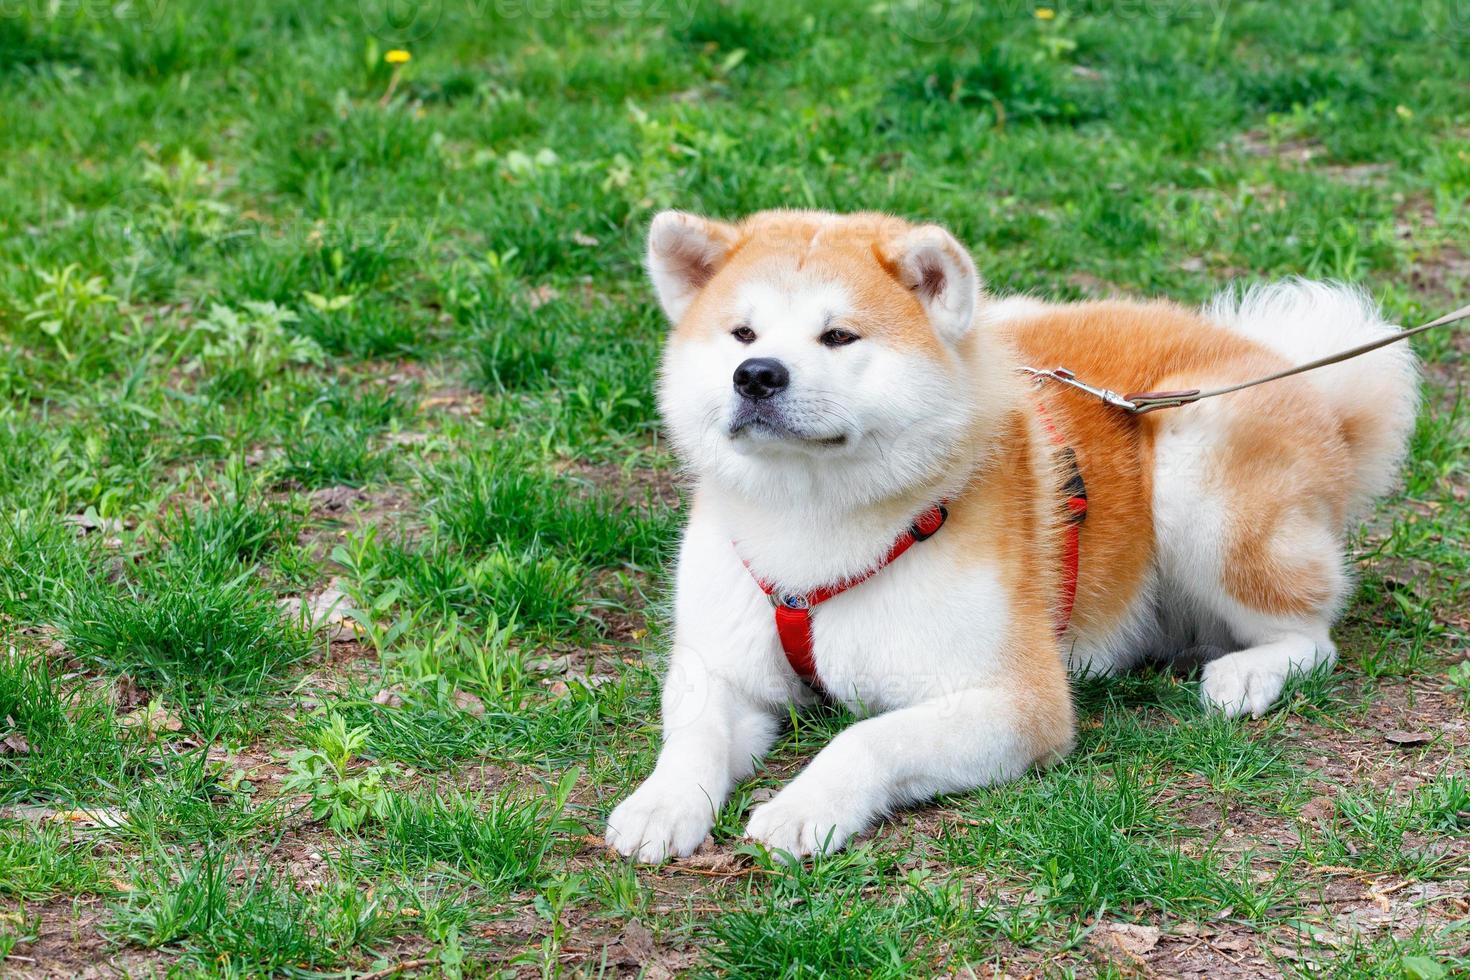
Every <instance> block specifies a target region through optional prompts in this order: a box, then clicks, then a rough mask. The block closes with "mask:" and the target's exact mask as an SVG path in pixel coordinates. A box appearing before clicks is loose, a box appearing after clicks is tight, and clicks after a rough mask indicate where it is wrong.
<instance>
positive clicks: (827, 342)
mask: <svg viewBox="0 0 1470 980" xmlns="http://www.w3.org/2000/svg"><path fill="white" fill-rule="evenodd" d="M818 339H819V340H821V342H822V346H823V347H846V346H847V345H848V344H850V343H852V342H853V341H854V340H858V339H860V338H859V337H858V335H857V334H855V333H853V332H852V331H851V330H838V329H835V328H834V329H832V330H826V331H823V333H822V336H821V337H819V338H818Z"/></svg>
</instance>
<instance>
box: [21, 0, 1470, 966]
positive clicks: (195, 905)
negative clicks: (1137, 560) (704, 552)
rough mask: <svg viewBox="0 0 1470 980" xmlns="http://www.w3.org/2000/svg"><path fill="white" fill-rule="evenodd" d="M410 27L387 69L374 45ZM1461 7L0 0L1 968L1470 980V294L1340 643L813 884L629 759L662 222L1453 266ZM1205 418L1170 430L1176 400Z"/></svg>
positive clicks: (737, 808)
mask: <svg viewBox="0 0 1470 980" xmlns="http://www.w3.org/2000/svg"><path fill="white" fill-rule="evenodd" d="M390 51H394V52H397V51H406V52H408V54H409V55H410V59H409V60H407V61H404V60H402V57H401V56H398V55H395V56H394V57H392V58H390V57H389V56H388V55H389V52H390ZM1467 55H1470V17H1467V16H1466V14H1465V9H1464V4H1463V3H1461V2H1458V0H1424V2H1422V3H1414V4H1397V3H1392V2H1389V0H1336V2H1331V3H1329V2H1324V0H1307V2H1302V3H1294V4H1278V3H1267V2H1230V0H1184V2H1179V3H1170V2H1164V0H1154V2H1145V3H1138V2H1120V3H1116V4H1109V3H1105V2H1100V0H1099V2H1087V0H1075V2H1071V0H1069V2H1066V3H1060V4H1055V5H1053V6H1051V7H1042V6H1036V5H1033V4H1031V3H1030V2H1009V3H995V4H981V3H963V2H960V3H942V2H927V0H879V2H862V3H847V2H838V0H827V2H806V0H787V2H775V0H772V2H759V3H758V2H738V3H713V2H680V0H642V2H634V3H606V2H604V3H592V2H590V0H588V2H586V3H579V2H576V0H549V2H531V0H495V2H491V0H423V2H422V3H421V4H420V5H418V6H413V5H412V4H405V3H395V2H393V0H360V2H342V3H322V4H310V3H294V2H287V0H262V2H258V3H239V2H232V3H226V2H223V0H136V2H131V3H123V4H119V5H111V4H96V3H60V4H51V3H44V2H41V0H22V2H19V3H15V4H10V5H7V6H5V7H4V9H0V118H3V120H4V121H3V125H0V153H3V160H4V164H5V165H4V167H3V168H0V254H3V259H0V641H3V642H0V972H4V973H5V974H6V975H14V976H51V975H72V974H87V975H98V974H101V975H109V974H112V973H129V974H132V975H153V974H157V975H162V974H165V973H171V974H180V975H197V974H206V975H214V974H223V975H259V974H261V973H267V972H277V973H285V974H298V975H306V974H309V975H321V974H326V975H353V976H359V977H360V976H363V975H372V976H374V977H388V976H395V975H402V976H413V975H436V976H439V975H442V976H459V975H470V976H486V975H492V974H500V973H509V974H514V975H523V976H532V975H544V976H553V975H584V974H596V975H630V976H631V975H637V974H639V973H641V974H642V975H644V976H647V977H666V976H670V975H683V974H695V975H732V976H748V977H767V976H797V975H799V976H823V975H832V976H873V975H877V976H899V975H911V976H921V977H924V976H934V975H938V974H953V975H958V976H971V975H975V976H988V975H995V974H999V973H1002V972H1004V973H1008V974H1009V975H1011V976H1024V975H1040V976H1070V975H1080V976H1110V977H1117V976H1130V975H1150V976H1194V975H1207V976H1210V977H1236V976H1241V977H1257V976H1279V975H1285V976H1300V977H1341V978H1359V977H1361V978H1379V977H1403V978H1409V980H1436V978H1448V977H1452V976H1464V975H1467V974H1470V885H1467V880H1470V724H1467V723H1470V663H1467V656H1470V655H1467V639H1466V634H1467V631H1470V613H1467V609H1470V463H1467V459H1470V457H1467V455H1466V450H1467V447H1470V408H1467V407H1466V405H1465V403H1464V400H1463V393H1464V384H1465V380H1466V378H1467V377H1470V331H1466V330H1464V329H1460V330H1459V331H1458V332H1453V331H1441V332H1439V333H1438V334H1431V335H1428V336H1426V337H1424V338H1421V340H1422V343H1419V341H1416V345H1417V346H1418V347H1419V349H1420V351H1421V352H1422V354H1423V356H1424V357H1425V359H1426V362H1427V366H1426V371H1425V376H1426V380H1427V388H1426V399H1425V409H1424V411H1423V413H1422V417H1421V419H1420V421H1419V425H1418V429H1417V432H1416V434H1415V438H1414V444H1413V456H1412V459H1411V461H1410V463H1409V464H1408V466H1407V467H1406V469H1405V473H1404V480H1403V484H1402V487H1401V489H1400V491H1399V492H1398V494H1397V495H1396V496H1395V497H1394V498H1393V499H1391V500H1389V501H1386V502H1385V503H1384V504H1383V505H1382V506H1381V507H1380V508H1379V511H1378V513H1377V514H1376V515H1375V517H1374V519H1373V520H1372V521H1371V522H1370V523H1369V524H1368V526H1367V527H1365V528H1364V529H1363V531H1362V532H1361V533H1360V534H1359V535H1357V536H1356V538H1355V539H1354V541H1353V544H1352V555H1353V561H1354V563H1355V565H1356V567H1357V572H1358V575H1359V582H1360V584H1359V586H1358V588H1357V591H1356V594H1355V596H1354V598H1353V600H1352V602H1351V604H1350V607H1349V609H1348V610H1347V613H1346V616H1345V619H1344V622H1343V625H1342V627H1341V629H1340V637H1341V640H1340V646H1341V648H1342V652H1343V657H1342V662H1341V663H1340V664H1339V666H1338V667H1337V669H1336V670H1334V671H1332V672H1331V673H1330V674H1326V675H1320V676H1314V677H1311V678H1308V679H1306V680H1304V681H1303V682H1302V683H1300V684H1299V685H1297V686H1296V687H1295V688H1294V689H1293V690H1292V691H1291V692H1290V694H1289V696H1288V698H1287V700H1286V703H1285V704H1284V706H1283V707H1282V709H1281V710H1279V711H1277V712H1275V713H1273V714H1271V715H1269V716H1268V717H1266V718H1263V719H1261V720H1259V721H1249V720H1247V721H1242V722H1227V721H1222V720H1220V719H1218V718H1213V717H1209V716H1207V715H1205V714H1204V713H1203V712H1202V711H1201V709H1200V708H1199V707H1198V703H1197V693H1198V692H1197V687H1198V681H1197V678H1195V677H1189V676H1174V675H1171V674H1167V673H1161V672H1146V673H1143V674H1139V675H1135V676H1128V677H1122V678H1117V679H1112V680H1089V681H1085V682H1079V683H1078V684H1077V688H1076V697H1077V700H1078V704H1079V708H1080V718H1081V737H1080V740H1079V744H1078V748H1077V749H1076V751H1075V752H1074V753H1073V754H1072V756H1071V757H1070V758H1069V759H1068V760H1067V761H1066V762H1065V763H1063V764H1062V765H1060V766H1058V767H1056V768H1054V769H1052V770H1049V771H1048V772H1046V773H1044V774H1040V775H1032V776H1028V777H1026V778H1024V779H1022V780H1020V781H1019V782H1017V783H1015V784H1013V785H1010V786H1004V787H1000V788H996V789H991V790H985V791H981V792H976V793H971V794H966V795H963V796H956V797H952V798H948V799H945V800H942V801H940V802H939V803H937V804H935V805H932V806H926V807H922V808H918V809H916V810H914V811H911V812H907V813H902V814H899V815H897V817H896V818H895V819H894V820H893V821H892V822H890V823H888V824H886V825H884V826H883V827H881V828H879V829H878V830H877V831H876V832H875V833H874V834H873V835H871V836H870V837H869V838H867V839H864V840H862V841H859V842H858V843H857V844H856V845H855V846H854V847H852V848H851V849H850V850H849V851H847V852H846V853H843V854H840V855H836V856H833V857H830V858H827V859H823V860H818V861H816V862H814V863H808V864H807V865H805V866H803V867H798V868H795V869H787V868H785V867H784V866H783V865H781V864H780V863H779V862H773V861H772V859H771V857H770V856H769V855H766V854H764V853H761V852H760V851H759V850H757V849H754V848H752V847H750V846H748V845H744V844H743V843H742V841H741V840H740V836H739V835H740V829H741V828H742V827H743V825H744V819H743V818H744V815H745V813H746V811H747V810H748V809H749V808H750V807H751V806H752V804H753V803H754V802H757V801H759V800H761V799H764V798H766V797H768V796H769V794H770V793H771V791H772V788H773V787H777V786H779V785H781V784H782V783H783V781H784V780H786V779H789V778H790V776H791V775H792V774H793V773H794V772H796V771H797V770H798V769H799V768H800V766H801V764H802V762H803V761H804V760H806V759H808V758H810V757H811V755H812V754H813V752H814V751H815V750H816V749H817V748H818V747H819V746H821V745H822V744H823V743H824V742H825V740H826V739H828V738H829V737H831V735H832V734H833V733H834V732H836V731H838V730H840V729H841V727H842V726H843V725H844V724H846V723H847V722H848V721H849V720H850V719H848V718H846V717H843V716H841V715H840V714H838V713H836V712H833V711H829V712H825V713H823V712H818V713H816V714H812V715H804V716H800V717H794V718H793V719H792V725H791V728H790V732H789V734H788V735H787V736H786V737H785V739H784V741H783V742H782V743H781V744H780V746H779V747H778V750H777V751H776V752H775V753H774V754H773V756H772V757H771V759H770V760H769V762H768V763H767V765H766V766H765V767H764V768H763V769H762V770H761V771H760V772H759V773H758V774H757V776H756V777H755V778H754V779H752V780H751V781H749V782H748V783H747V784H746V785H744V786H743V787H742V788H741V789H740V790H739V791H738V792H737V793H736V794H735V797H734V799H733V800H732V802H731V803H730V804H729V805H728V806H727V808H726V809H725V810H724V812H723V813H722V814H721V817H720V819H719V821H718V824H717V827H716V831H715V834H714V837H713V840H712V842H709V843H707V845H706V847H705V848H704V849H702V850H701V852H700V853H698V854H697V855H695V857H693V858H691V859H689V860H686V861H682V862H676V863H674V864H671V865H667V866H664V867H662V868H642V867H634V866H631V865H628V864H625V863H623V862H621V861H618V860H616V859H614V858H613V857H611V856H610V855H609V854H608V852H606V851H604V850H603V849H602V847H601V833H602V821H603V818H604V816H605V815H606V813H607V812H608V810H609V809H610V808H611V807H612V806H613V805H614V804H615V803H616V802H618V801H619V800H620V799H621V798H622V796H623V795H625V794H626V793H627V792H628V790H629V789H630V788H631V787H632V786H634V785H636V783H637V782H638V781H639V780H640V779H641V778H642V777H643V776H644V775H646V774H647V772H648V771H649V769H650V768H651V766H652V762H653V758H654V753H655V750H656V748H657V740H658V726H657V712H656V694H657V683H658V674H659V666H658V662H659V656H660V650H661V649H662V647H663V644H664V642H665V637H666V635H667V633H666V631H667V623H666V617H665V610H666V606H667V598H668V589H669V575H668V571H667V565H668V562H669V560H670V558H671V556H672V546H673V544H674V542H675V541H676V539H677V533H678V527H679V523H680V520H681V513H682V509H683V507H684V506H685V504H686V502H687V487H686V485H685V484H684V482H683V481H682V479H681V477H680V475H679V474H678V472H677V467H676V465H675V463H674V461H673V460H672V459H671V458H670V456H669V455H668V453H667V451H666V448H665V446H664V444H663V442H662V440H661V438H660V433H659V428H658V422H657V418H656V413H655V409H654V399H653V386H654V383H655V376H656V368H657V353H658V349H659V344H660V340H661V335H662V332H663V324H662V322H661V319H660V315H659V313H658V311H657V309H656V307H655V305H654V303H653V300H652V295H651V290H650V289H649V287H648V286H647V284H646V283H645V281H644V279H643V275H642V272H641V269H640V264H639V263H640V256H641V252H642V236H643V229H644V228H645V227H646V224H647V221H648V219H649V218H650V217H651V216H652V214H653V213H654V212H655V211H657V210H658V209H660V208H663V207H669V206H677V207H682V208H687V209H690V210H698V211H703V212H707V213H711V214H716V215H720V216H726V217H732V216H738V215H740V214H743V213H745V212H748V211H751V210H754V209H758V208H767V207H777V206H797V207H821V208H830V209H835V210H857V209H881V210H887V211H892V212H895V213H899V214H902V215H905V216H908V217H913V218H920V219H925V220H934V221H939V222H943V223H944V224H946V225H947V226H948V227H949V228H951V229H952V230H953V231H954V232H955V233H956V234H957V235H958V236H959V237H960V238H961V239H962V240H963V241H965V242H966V243H967V244H968V245H969V246H970V247H971V248H972V250H973V252H974V254H975V257H976V261H977V263H978V265H979V268H980V269H981V271H982V274H983V275H984V276H985V277H986V279H987V280H988V281H989V283H990V284H991V286H992V288H994V289H995V290H997V291H1015V290H1026V291H1032V292H1035V293H1038V294H1041V295H1045V296H1049V297H1057V298H1079V297H1088V296H1104V295H1108V294H1112V293H1129V294H1139V295H1145V294H1146V295H1153V294H1167V295H1169V296H1173V297H1176V298H1178V299H1181V300H1185V301H1199V300H1202V299H1204V298H1205V297H1206V296H1208V295H1209V294H1210V293H1211V292H1212V291H1214V290H1215V289H1217V288H1218V287H1219V286H1220V285H1221V284H1223V283H1225V282H1228V281H1230V280H1232V279H1239V280H1257V279H1264V278H1270V277H1277V276H1282V275H1289V274H1303V275H1308V276H1315V277H1332V278H1339V279H1344V280H1348V281H1352V282H1358V283H1362V284H1364V285H1365V286H1366V287H1367V288H1369V289H1370V290H1371V291H1372V292H1373V293H1374V294H1375V295H1376V296H1377V297H1378V298H1379V299H1380V300H1381V302H1382V303H1383V304H1384V305H1385V307H1386V308H1387V310H1388V311H1389V312H1390V314H1391V315H1393V316H1394V317H1397V318H1399V319H1400V320H1401V321H1403V322H1405V323H1418V322H1422V321H1423V320H1427V319H1429V318H1431V317H1432V316H1436V315H1438V314H1439V313H1442V312H1445V311H1447V310H1449V309H1451V308H1453V307H1455V306H1458V305H1460V304H1462V303H1464V302H1465V301H1466V300H1467V299H1470V287H1467V280H1470V245H1467V244H1466V243H1467V242H1470V85H1467V83H1466V81H1465V75H1464V71H1463V66H1464V64H1465V59H1466V57H1467ZM1182 410H1183V411H1188V409H1182Z"/></svg>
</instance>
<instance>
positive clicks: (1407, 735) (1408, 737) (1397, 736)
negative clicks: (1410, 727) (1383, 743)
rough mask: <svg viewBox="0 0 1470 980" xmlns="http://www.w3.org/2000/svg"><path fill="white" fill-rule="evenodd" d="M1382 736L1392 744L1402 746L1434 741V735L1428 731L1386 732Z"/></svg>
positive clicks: (1406, 746)
mask: <svg viewBox="0 0 1470 980" xmlns="http://www.w3.org/2000/svg"><path fill="white" fill-rule="evenodd" d="M1383 737H1384V738H1385V739H1387V740H1388V741H1390V742H1392V743H1393V744H1394V745H1398V746H1402V747H1404V748H1409V747H1410V746H1414V745H1427V744H1429V743H1430V742H1432V741H1434V735H1433V734H1432V733H1430V732H1386V733H1385V734H1384V736H1383Z"/></svg>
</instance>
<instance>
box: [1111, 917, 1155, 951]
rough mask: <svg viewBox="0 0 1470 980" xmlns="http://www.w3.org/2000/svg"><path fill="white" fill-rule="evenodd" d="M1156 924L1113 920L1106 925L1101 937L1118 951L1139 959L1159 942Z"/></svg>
mask: <svg viewBox="0 0 1470 980" xmlns="http://www.w3.org/2000/svg"><path fill="white" fill-rule="evenodd" d="M1159 936H1160V932H1159V929H1158V927H1157V926H1140V925H1134V924H1133V923H1131V922H1113V923H1110V924H1109V925H1108V926H1107V927H1106V931H1105V932H1104V933H1103V937H1104V939H1105V940H1106V942H1107V943H1108V944H1110V945H1111V946H1112V947H1113V948H1114V949H1117V950H1118V951H1119V952H1121V953H1124V954H1126V955H1127V956H1130V957H1133V958H1134V959H1140V958H1142V957H1143V955H1144V954H1145V953H1147V952H1148V951H1149V950H1151V949H1153V948H1154V947H1155V946H1157V945H1158V944H1159Z"/></svg>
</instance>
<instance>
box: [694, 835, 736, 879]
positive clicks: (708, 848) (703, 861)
mask: <svg viewBox="0 0 1470 980" xmlns="http://www.w3.org/2000/svg"><path fill="white" fill-rule="evenodd" d="M678 863H679V864H680V865H682V866H683V867H686V868H698V869H699V870H701V871H717V872H721V873H730V874H734V873H735V872H737V871H739V870H740V868H741V859H740V857H739V856H738V855H736V853H735V852H734V851H732V850H730V849H728V848H721V847H720V846H719V845H717V844H716V843H715V839H714V838H713V837H706V838H705V839H704V842H703V843H701V844H700V845H699V847H698V848H696V849H695V851H694V853H693V854H691V855H689V856H688V857H687V858H683V859H682V860H680V861H679V862H678Z"/></svg>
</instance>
